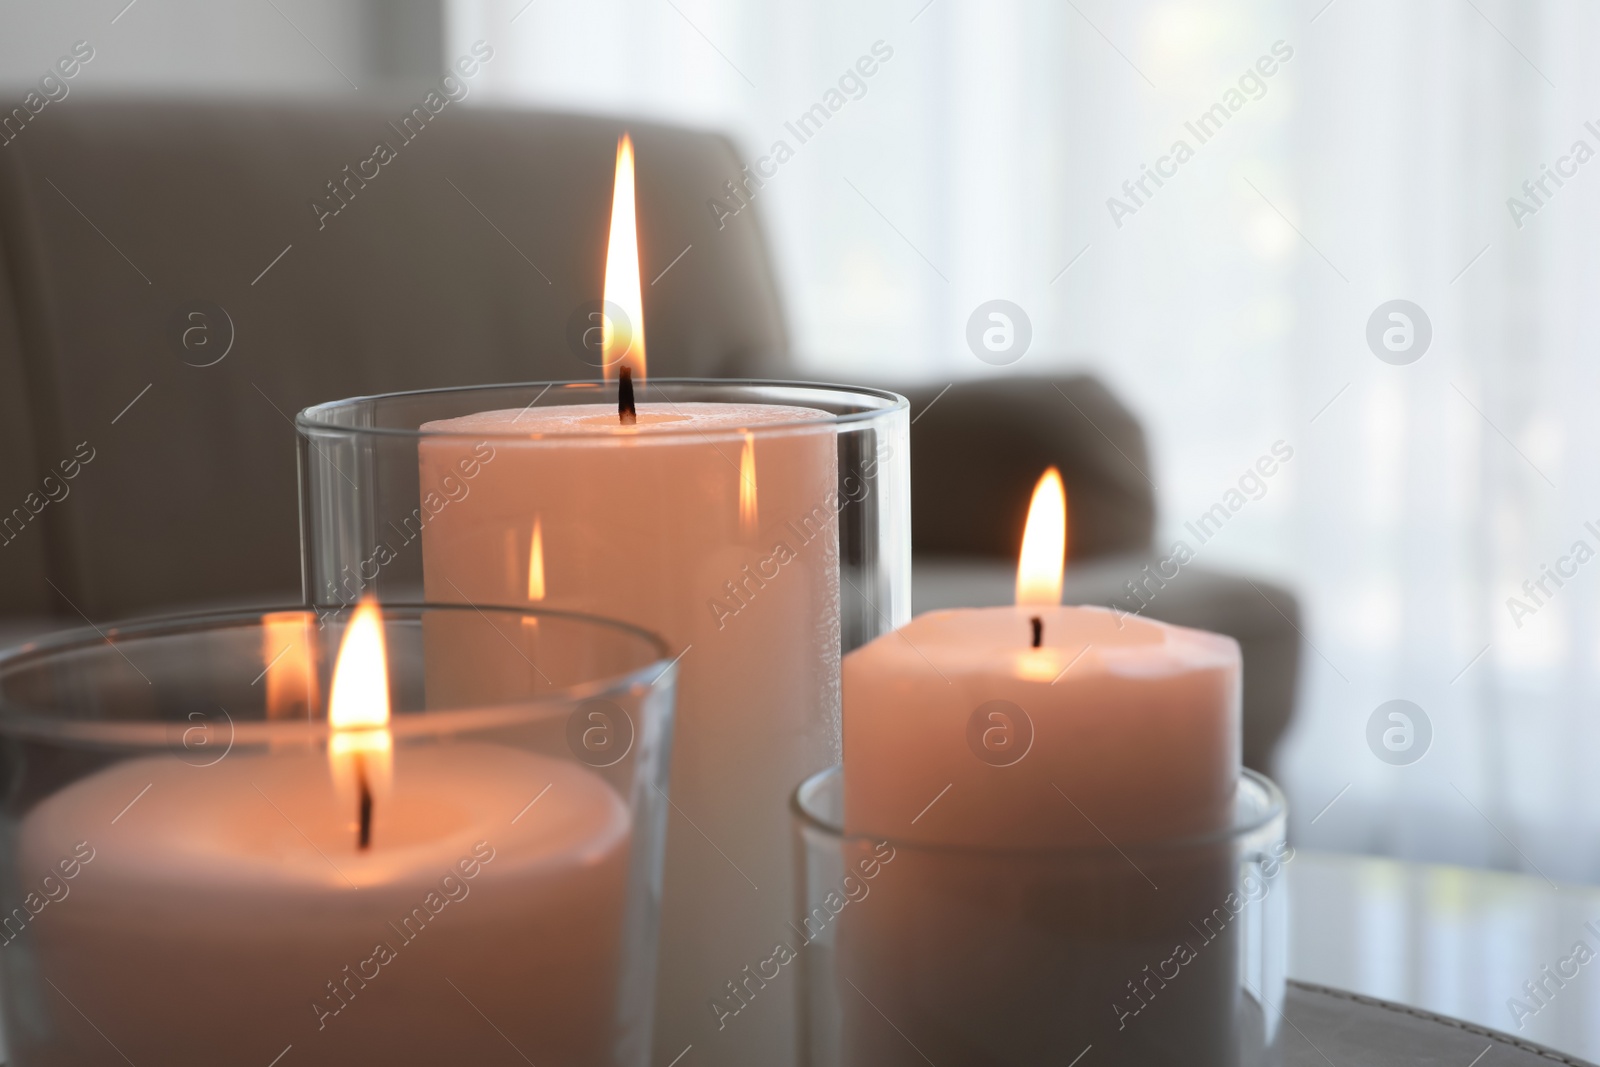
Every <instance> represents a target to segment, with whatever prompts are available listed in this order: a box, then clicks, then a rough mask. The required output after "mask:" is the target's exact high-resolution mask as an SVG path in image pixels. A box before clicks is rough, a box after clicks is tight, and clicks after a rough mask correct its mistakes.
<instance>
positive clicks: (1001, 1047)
mask: <svg viewBox="0 0 1600 1067" xmlns="http://www.w3.org/2000/svg"><path fill="white" fill-rule="evenodd" d="M793 812H794V826H795V840H796V847H797V849H798V851H799V852H800V854H801V856H802V862H803V871H802V880H803V886H804V891H803V904H802V906H801V907H800V908H799V909H798V910H797V912H796V915H795V919H794V921H793V922H792V923H791V925H790V929H789V931H788V933H789V936H788V937H787V938H786V939H785V940H784V941H783V942H782V947H781V948H780V949H775V950H774V953H773V955H772V957H770V958H769V959H767V960H764V961H762V962H761V963H759V964H757V966H756V968H755V969H754V973H753V974H749V973H747V974H746V975H741V976H740V978H741V979H743V984H735V985H732V986H730V987H729V989H728V990H727V991H726V995H725V996H724V997H723V998H722V999H721V1001H719V1010H720V1012H721V1015H722V1019H723V1021H724V1025H726V1026H728V1027H730V1028H731V1027H735V1026H737V1025H738V1021H739V1016H740V1015H741V1014H742V1013H743V1011H745V1010H747V1009H748V1007H749V1006H751V1005H753V1004H755V1003H758V1001H759V997H760V996H764V995H767V992H768V991H767V989H766V988H764V986H766V985H771V984H776V983H782V982H788V983H794V984H797V985H798V986H799V987H800V989H801V990H802V997H803V1000H804V1019H805V1022H804V1030H803V1037H802V1041H803V1048H802V1053H801V1059H800V1062H801V1063H802V1064H803V1065H804V1067H899V1065H905V1067H912V1065H925V1064H926V1063H929V1062H932V1063H937V1064H939V1067H978V1065H983V1067H998V1065H1018V1067H1021V1065H1031V1064H1041V1063H1059V1064H1069V1063H1073V1062H1077V1059H1078V1058H1079V1057H1082V1062H1084V1063H1090V1062H1093V1063H1096V1064H1102V1065H1111V1067H1272V1065H1276V1064H1278V1063H1280V1062H1281V1054H1280V1046H1281V1042H1280V1040H1279V1039H1280V1036H1281V1030H1282V1027H1283V1023H1284V1016H1283V1007H1284V996H1285V990H1286V983H1287V975H1286V967H1287V937H1288V932H1287V922H1288V911H1287V908H1288V901H1287V896H1288V892H1287V890H1288V887H1287V885H1286V879H1285V877H1284V873H1283V872H1284V867H1285V866H1286V865H1287V864H1289V863H1290V862H1292V861H1293V858H1294V850H1293V849H1292V848H1290V847H1289V845H1288V843H1287V840H1286V837H1285V833H1286V819H1285V807H1284V799H1283V795H1282V793H1280V792H1279V790H1278V788H1277V786H1275V785H1274V784H1273V783H1272V782H1271V781H1270V780H1269V779H1267V778H1265V777H1264V776H1262V775H1259V774H1256V773H1255V772H1253V771H1248V770H1246V771H1244V772H1243V773H1242V775H1241V777H1240V779H1239V789H1238V793H1237V799H1236V802H1235V809H1234V818H1233V823H1232V825H1231V826H1230V827H1228V828H1227V829H1226V830H1224V831H1222V832H1219V833H1216V834H1212V835H1208V836H1205V837H1198V838H1194V839H1190V840H1183V841H1165V842H1157V843H1153V844H1146V845H1129V846H1128V847H1126V848H1118V847H1117V846H1115V845H1113V844H1109V843H1108V844H1107V845H1106V846H1105V847H1074V848H1036V849H1010V848H993V849H990V848H970V847H944V846H930V845H927V844H924V843H915V842H903V841H885V840H881V839H877V838H866V837H859V836H853V835H849V834H846V833H844V832H843V830H842V825H843V772H842V771H841V769H840V768H838V767H834V768H829V769H828V770H826V771H823V772H821V773H819V774H817V775H815V776H813V777H812V778H809V779H807V780H806V781H805V782H804V783H802V784H801V786H800V787H799V789H798V790H797V791H796V792H795V794H794V798H793ZM791 969H792V970H793V971H795V972H797V973H796V974H794V975H793V976H790V977H785V975H784V972H787V971H790V970H791ZM752 978H753V979H754V981H752V980H751V979H752Z"/></svg>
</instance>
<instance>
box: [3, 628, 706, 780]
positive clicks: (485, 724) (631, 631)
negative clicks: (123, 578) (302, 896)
mask: <svg viewBox="0 0 1600 1067" xmlns="http://www.w3.org/2000/svg"><path fill="white" fill-rule="evenodd" d="M356 606H357V605H354V604H345V605H342V606H340V607H338V608H329V609H328V610H322V609H321V608H320V607H319V606H318V605H307V604H304V603H298V604H274V605H261V606H252V607H237V608H228V609H223V610H216V611H200V612H183V613H177V614H170V615H154V616H148V617H142V618H136V619H130V620H128V621H126V622H122V623H117V624H115V625H112V626H107V627H103V628H102V627H98V626H96V625H94V624H93V623H89V624H87V625H84V626H75V627H72V628H71V629H66V630H61V631H58V632H55V633H51V634H46V635H43V636H41V637H39V638H36V639H34V640H31V641H28V642H25V643H23V644H20V645H14V646H11V647H9V648H5V649H0V684H3V683H4V681H5V679H6V678H7V677H8V676H10V675H11V674H12V673H14V672H15V671H17V670H19V669H27V668H29V667H34V666H38V665H41V664H44V663H46V662H48V661H49V660H51V659H53V658H57V657H60V656H63V655H66V654H71V653H76V652H80V651H84V650H88V649H93V648H96V647H99V646H111V648H112V649H113V650H114V651H118V652H119V654H120V650H117V649H116V645H117V644H118V641H117V640H116V639H117V638H131V639H135V640H137V639H147V638H166V637H175V636H184V635H201V634H206V633H218V632H222V631H225V630H235V629H237V630H243V629H248V628H250V627H252V626H254V627H258V628H259V627H260V626H261V624H262V620H263V619H264V618H265V616H267V615H270V614H276V613H287V612H301V613H304V614H305V615H307V616H308V617H312V618H318V619H320V618H322V617H323V616H325V615H348V614H350V613H351V612H353V611H354V610H355V608H356ZM378 607H379V609H380V610H381V611H382V612H383V616H384V621H385V622H389V621H394V617H395V616H401V617H402V618H404V617H410V618H415V619H420V618H421V617H422V616H423V614H424V613H426V612H434V611H445V612H452V613H460V614H465V613H468V612H471V613H475V614H478V615H480V616H485V615H487V614H488V613H494V614H497V615H501V616H516V617H522V618H525V617H529V616H532V617H536V618H548V619H560V620H563V621H568V622H578V623H583V624H586V625H591V626H594V627H596V628H598V629H601V630H606V631H610V632H612V633H619V634H625V635H627V636H629V637H632V638H635V639H637V640H639V641H641V642H642V643H643V644H644V646H645V648H646V649H647V650H648V654H649V655H651V656H652V657H653V658H651V659H650V660H648V662H645V663H642V664H640V665H639V666H637V667H634V668H632V669H630V670H627V671H624V672H622V673H619V674H613V675H607V676H605V677H601V678H595V679H592V680H588V681H584V682H580V683H578V684H576V685H568V686H563V687H561V688H557V689H552V690H550V691H548V692H544V693H539V694H537V695H535V696H530V697H529V698H528V699H526V700H521V701H518V702H516V703H515V704H511V705H506V706H504V707H494V708H451V709H445V710H440V711H425V712H406V711H396V712H395V713H394V715H393V717H392V718H391V720H390V725H389V728H388V729H389V732H390V733H391V734H393V735H394V737H396V738H397V739H400V738H405V737H413V736H434V735H437V734H439V733H442V732H448V733H454V732H461V731H465V730H481V729H489V728H494V727H503V726H509V725H513V724H515V723H520V722H523V721H529V720H532V719H537V718H541V717H544V716H545V715H548V714H549V708H550V707H551V706H553V705H568V704H575V703H578V702H581V701H584V700H591V699H595V698H597V697H603V696H604V695H605V694H607V693H619V692H626V691H630V690H636V689H641V688H642V689H651V688H655V687H657V686H658V685H660V684H661V683H662V682H663V681H664V680H667V681H669V682H670V681H675V680H676V674H677V671H676V668H677V660H675V659H672V658H670V655H669V653H670V648H669V647H668V645H667V643H666V642H665V641H664V640H662V639H661V638H660V637H659V636H657V635H656V634H654V633H652V632H651V631H649V630H646V629H644V628H642V627H639V626H635V625H633V624H632V623H627V622H622V621H620V620H616V619H608V618H604V617H602V616H599V615H588V614H584V613H581V612H574V611H560V610H554V609H548V608H516V607H503V606H498V605H480V604H442V603H434V602H428V601H379V602H378ZM130 644H131V642H130ZM130 663H131V661H130ZM137 669H138V668H137V667H135V670H137ZM141 673H143V672H141ZM262 673H263V674H265V673H266V672H265V671H263V672H262ZM228 718H229V724H230V729H231V736H232V738H233V740H234V741H235V742H237V743H240V744H246V745H248V744H266V743H271V742H279V741H301V740H303V741H314V740H318V739H321V738H324V737H326V736H327V735H328V734H329V733H330V732H331V727H330V724H329V723H328V721H327V720H326V719H325V718H323V719H314V720H299V719H280V720H266V721H246V722H234V721H233V719H232V716H231V715H229V717H228ZM173 725H174V724H173V723H172V722H168V721H166V720H161V719H138V720H134V721H128V722H108V721H105V720H82V719H71V718H64V717H63V716H62V714H61V713H60V711H59V710H55V711H52V710H47V709H41V708H39V707H35V706H30V705H23V704H19V703H18V702H17V701H14V700H12V699H9V698H6V697H3V696H0V737H9V738H29V739H36V740H46V741H54V742H58V743H68V742H72V743H79V744H92V745H100V746H109V747H121V748H137V749H143V748H151V747H160V746H164V745H166V744H167V743H168V742H169V741H170V728H171V727H172V726H173Z"/></svg>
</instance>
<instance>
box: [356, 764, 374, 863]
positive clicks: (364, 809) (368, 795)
mask: <svg viewBox="0 0 1600 1067" xmlns="http://www.w3.org/2000/svg"><path fill="white" fill-rule="evenodd" d="M356 784H357V787H358V788H359V789H360V791H361V829H360V831H359V834H358V836H357V837H356V847H358V848H360V849H362V850H365V849H366V848H367V847H368V846H370V845H371V844H372V789H371V788H370V787H369V786H368V785H367V761H366V760H364V759H362V758H361V756H360V755H357V756H356Z"/></svg>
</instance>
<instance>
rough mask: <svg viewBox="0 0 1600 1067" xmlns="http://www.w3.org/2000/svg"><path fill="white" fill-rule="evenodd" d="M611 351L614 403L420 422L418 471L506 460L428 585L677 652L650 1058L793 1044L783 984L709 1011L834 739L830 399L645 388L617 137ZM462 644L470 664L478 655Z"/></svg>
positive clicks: (766, 926) (752, 947) (782, 885)
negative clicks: (623, 627) (794, 808)
mask: <svg viewBox="0 0 1600 1067" xmlns="http://www.w3.org/2000/svg"><path fill="white" fill-rule="evenodd" d="M604 296H605V303H604V307H605V312H604V314H603V316H602V319H601V324H600V326H599V334H600V339H601V352H600V355H601V362H602V365H603V366H604V368H605V373H606V376H607V377H608V378H615V379H616V380H617V393H616V396H617V402H616V404H615V405H614V406H611V405H601V404H596V405H592V406H591V405H561V406H550V407H545V408H540V407H537V406H532V405H530V406H529V407H528V408H525V409H523V410H518V411H487V412H481V413H477V414H473V415H467V416H463V417H459V418H454V419H449V420H444V421H439V422H431V423H427V424H425V425H424V426H423V427H422V430H423V432H424V434H428V435H435V436H431V437H425V438H424V440H423V441H422V443H421V445H420V448H419V455H420V459H419V462H420V465H421V477H422V480H421V484H423V485H432V484H438V482H439V481H440V480H441V479H443V478H444V477H445V476H446V475H448V474H449V473H450V472H452V471H454V470H459V469H460V466H459V465H460V464H461V463H463V462H470V461H471V459H472V452H473V449H474V448H475V447H476V446H477V443H478V442H479V441H482V440H489V441H491V442H492V447H493V448H494V457H495V458H494V462H493V463H492V464H484V465H482V467H481V468H480V469H479V473H478V476H477V479H476V481H475V483H474V486H473V490H472V492H471V493H470V494H469V495H467V496H466V497H465V498H463V499H461V500H459V501H456V502H453V503H452V505H451V507H450V508H448V509H447V510H444V511H442V512H440V513H439V514H437V515H435V516H434V517H433V518H432V520H431V521H430V522H429V523H428V525H427V527H426V528H425V530H424V531H423V538H422V544H423V581H424V586H425V588H426V591H427V595H428V597H429V598H430V599H434V598H437V599H441V600H446V601H460V600H466V601H470V602H474V603H483V602H488V603H496V604H525V603H530V602H532V603H538V604H541V605H543V606H546V607H552V608H564V609H571V610H575V611H585V612H594V613H597V614H602V615H605V616H607V617H610V618H617V619H621V620H623V621H626V622H631V623H634V624H636V625H638V626H641V627H644V628H645V629H648V630H650V631H652V632H654V633H656V634H659V635H660V636H661V637H663V638H665V639H666V641H667V642H668V643H669V644H670V645H672V646H674V650H675V651H676V652H677V653H678V654H680V655H681V657H682V658H681V662H680V664H679V669H680V675H679V685H678V713H677V720H676V730H675V734H674V742H673V757H672V783H671V793H672V797H671V803H672V808H673V811H672V814H671V817H670V819H669V822H668V827H669V828H668V843H667V857H666V866H665V883H664V889H663V894H664V895H663V899H662V920H661V921H662V936H661V960H660V965H659V976H658V981H657V987H656V988H657V991H658V996H657V1012H656V1026H655V1030H656V1042H655V1048H656V1054H657V1055H656V1058H657V1059H658V1060H661V1061H662V1062H666V1061H669V1060H671V1059H673V1058H674V1057H676V1056H677V1055H679V1054H680V1053H681V1052H682V1051H683V1050H684V1048H685V1047H686V1046H688V1045H691V1044H692V1045H694V1046H695V1047H696V1053H695V1056H696V1059H697V1062H699V1063H702V1064H717V1063H726V1064H743V1063H751V1062H760V1063H763V1064H769V1065H775V1067H782V1065H783V1064H785V1063H789V1062H792V1057H793V1055H794V1048H795V1033H796V1013H795V1007H794V998H793V996H792V995H790V996H785V995H773V996H770V997H764V998H762V1002H761V1003H760V1004H759V1005H757V1006H756V1010H754V1011H752V1012H751V1013H750V1015H749V1017H748V1018H746V1019H743V1020H741V1023H742V1025H741V1026H740V1027H738V1028H735V1029H732V1030H725V1029H724V1028H723V1027H722V1026H721V1024H720V1022H719V1020H718V1018H717V1016H716V1013H715V1010H714V1007H713V1002H714V1001H715V999H716V998H717V997H718V996H719V995H721V994H722V993H724V992H725V987H726V986H727V984H728V983H729V982H730V981H732V980H734V979H735V978H736V977H737V976H738V975H739V973H740V971H741V969H742V968H744V967H745V966H746V965H748V963H749V961H750V960H751V959H754V958H761V957H764V956H765V955H766V954H768V953H769V952H770V950H771V947H772V942H773V940H774V938H775V937H776V936H777V935H778V933H779V931H781V930H782V928H783V924H784V922H785V921H786V920H787V919H789V918H790V917H791V914H792V901H793V890H792V884H793V877H792V857H791V855H790V850H789V844H788V818H789V816H788V794H789V790H790V789H792V788H793V786H794V783H795V782H797V781H799V780H800V779H801V778H803V777H804V776H806V775H807V774H810V773H812V772H814V771H816V770H818V769H820V768H821V767H824V766H826V765H827V764H828V763H829V762H830V761H833V760H836V759H837V758H838V753H839V730H840V727H839V722H838V707H839V656H840V607H839V601H840V594H839V537H838V526H837V521H838V520H837V516H838V506H839V500H838V495H837V492H838V490H837V487H838V441H837V431H836V428H835V426H834V424H833V422H832V420H831V419H829V418H828V416H827V415H826V414H825V413H823V412H821V411H818V410H815V409H808V408H801V407H793V406H780V405H755V404H716V403H693V404H690V403H684V404H673V403H655V404H652V403H637V402H636V395H635V390H636V389H637V390H640V391H642V390H643V388H644V384H645V367H646V357H645V353H646V346H645V324H644V305H643V296H642V291H641V283H640V272H639V257H638V239H637V226H636V219H635V203H634V163H633V145H632V141H631V139H630V138H628V137H627V136H626V135H625V136H624V137H623V138H622V139H621V141H620V142H619V143H618V146H617V167H616V182H615V186H614V190H613V196H612V212H611V231H610V236H609V241H608V246H607V253H606V274H605V283H604ZM463 662H466V661H465V660H464V661H463Z"/></svg>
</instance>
